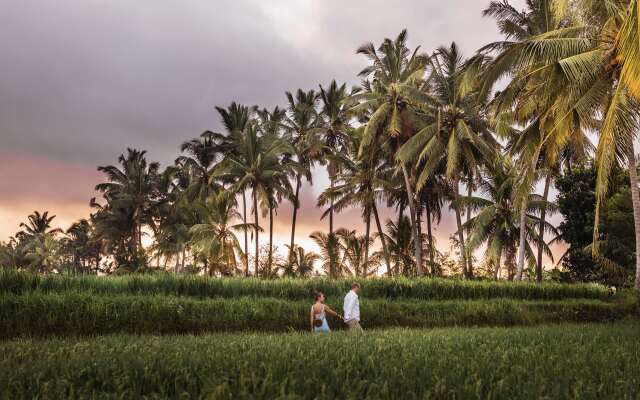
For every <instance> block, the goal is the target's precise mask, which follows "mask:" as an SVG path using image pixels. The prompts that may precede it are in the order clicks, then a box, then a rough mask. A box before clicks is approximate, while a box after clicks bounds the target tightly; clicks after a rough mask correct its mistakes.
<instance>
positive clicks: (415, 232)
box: [402, 164, 423, 276]
mask: <svg viewBox="0 0 640 400" xmlns="http://www.w3.org/2000/svg"><path fill="white" fill-rule="evenodd" d="M402 174H403V175H404V185H405V189H406V190H407V197H408V203H409V211H410V215H411V228H412V232H413V248H414V253H415V257H416V268H417V272H418V276H422V275H423V271H422V246H421V245H420V236H419V233H418V226H417V224H416V220H417V218H416V203H415V197H414V195H413V188H412V187H411V181H410V180H409V172H408V171H407V166H406V165H404V164H402Z"/></svg>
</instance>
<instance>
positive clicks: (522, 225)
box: [516, 197, 527, 281]
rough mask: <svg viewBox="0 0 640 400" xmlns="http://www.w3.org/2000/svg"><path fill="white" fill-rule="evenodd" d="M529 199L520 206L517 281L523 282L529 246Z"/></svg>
mask: <svg viewBox="0 0 640 400" xmlns="http://www.w3.org/2000/svg"><path fill="white" fill-rule="evenodd" d="M526 225H527V198H526V197H525V199H524V200H523V201H522V205H521V206H520V242H519V247H518V270H517V272H516V280H517V281H521V280H522V273H523V272H524V254H525V248H526V246H527V243H526V239H527V238H526V232H527V228H526Z"/></svg>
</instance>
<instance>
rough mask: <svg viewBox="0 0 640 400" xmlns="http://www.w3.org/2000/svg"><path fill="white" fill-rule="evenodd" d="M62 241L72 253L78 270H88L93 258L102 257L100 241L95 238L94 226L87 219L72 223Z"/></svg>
mask: <svg viewBox="0 0 640 400" xmlns="http://www.w3.org/2000/svg"><path fill="white" fill-rule="evenodd" d="M65 236H66V237H65V238H64V239H63V241H62V244H63V247H64V248H65V250H66V251H67V252H68V253H70V254H71V257H72V262H73V266H74V268H75V270H76V272H86V271H87V269H88V267H90V265H91V260H92V259H93V260H97V259H99V257H100V243H98V242H97V241H95V240H94V238H93V227H92V226H91V223H90V222H89V221H88V220H86V219H81V220H80V221H78V222H75V223H74V224H72V225H71V226H70V227H69V229H67V231H66V232H65Z"/></svg>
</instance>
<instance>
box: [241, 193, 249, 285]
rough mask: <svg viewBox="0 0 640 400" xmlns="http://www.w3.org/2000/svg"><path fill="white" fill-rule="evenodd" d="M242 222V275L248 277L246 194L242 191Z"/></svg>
mask: <svg viewBox="0 0 640 400" xmlns="http://www.w3.org/2000/svg"><path fill="white" fill-rule="evenodd" d="M242 222H243V223H244V228H243V230H244V275H245V276H249V238H248V235H247V192H246V191H245V190H243V191H242Z"/></svg>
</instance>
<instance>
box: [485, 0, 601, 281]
mask: <svg viewBox="0 0 640 400" xmlns="http://www.w3.org/2000/svg"><path fill="white" fill-rule="evenodd" d="M566 6H567V3H566V2H554V1H552V0H529V1H527V9H526V10H524V11H521V12H520V11H517V10H516V9H515V8H514V7H513V6H511V5H510V4H509V3H508V2H507V1H504V2H502V3H499V2H492V3H491V4H490V6H489V7H488V8H487V9H486V10H485V11H484V15H485V16H492V17H494V18H496V19H497V21H498V26H499V28H500V31H501V33H502V34H503V35H504V36H505V40H503V41H499V42H495V43H491V44H489V45H487V46H485V47H484V48H483V49H481V50H480V52H481V53H483V54H484V53H488V52H492V53H497V55H496V57H495V58H494V59H493V60H491V61H490V62H489V65H488V67H487V68H485V70H484V75H485V84H484V89H483V90H484V91H485V92H487V91H488V90H489V89H490V87H491V86H492V85H493V84H494V83H495V82H496V81H497V80H498V79H499V78H501V77H503V76H505V75H509V76H511V78H512V80H511V82H510V83H509V85H508V86H507V88H505V89H504V90H502V91H501V92H500V93H499V94H498V96H497V97H496V99H495V100H494V101H493V103H494V106H495V108H496V109H498V110H499V111H498V112H496V114H497V115H499V116H500V117H499V118H502V119H504V121H503V122H501V123H500V124H502V125H504V126H508V125H509V124H514V123H515V124H518V125H520V126H525V127H526V128H525V129H524V130H523V133H522V134H523V135H525V136H531V137H530V138H527V140H526V141H527V146H524V147H523V148H522V149H523V150H524V151H521V152H520V162H521V164H522V167H521V168H520V171H521V175H520V178H519V181H520V183H519V184H518V190H517V191H516V193H515V194H514V195H515V196H517V197H518V199H520V200H519V202H518V203H519V204H520V206H519V209H520V219H521V222H520V226H521V228H522V229H521V231H520V240H519V242H520V243H524V241H525V236H526V232H525V220H526V210H527V209H528V206H527V204H526V201H527V199H528V195H529V193H530V192H531V189H532V187H533V183H534V182H535V179H536V177H537V176H538V175H539V174H538V169H539V166H540V165H541V164H540V162H539V160H540V157H541V156H543V157H544V158H545V159H546V160H547V161H546V163H545V164H546V166H552V165H554V164H555V163H556V159H557V158H558V155H559V154H561V153H562V152H563V151H564V149H565V146H566V145H567V143H568V142H569V141H570V137H571V135H573V133H574V132H576V130H577V129H582V128H585V127H588V126H589V125H593V119H594V118H593V115H594V114H593V113H585V112H584V105H583V104H580V102H577V101H574V100H575V98H573V100H571V101H567V100H569V98H572V97H573V96H568V92H567V88H569V86H570V85H568V82H567V81H566V79H563V77H562V73H561V68H556V66H557V62H558V60H561V59H563V58H565V57H567V56H569V55H571V54H572V53H575V52H576V51H582V50H586V49H587V47H588V46H587V42H586V39H585V38H583V37H570V36H572V35H575V33H576V32H578V31H581V28H578V27H575V26H571V25H570V24H571V22H572V21H571V19H570V18H566V17H565V15H563V13H564V11H563V10H567V9H568V8H570V7H566ZM562 42H564V44H565V46H564V47H563V46H558V43H562ZM505 116H506V118H503V117H505ZM576 121H577V123H576ZM525 251H526V249H525V247H524V246H523V247H521V248H519V250H518V272H517V279H522V272H523V270H524V261H525Z"/></svg>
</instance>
